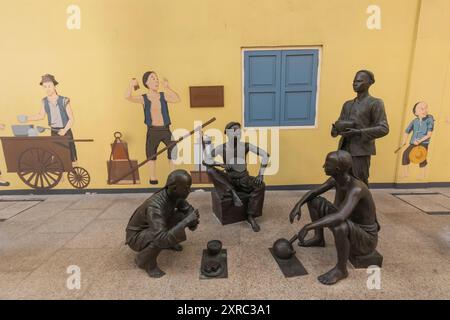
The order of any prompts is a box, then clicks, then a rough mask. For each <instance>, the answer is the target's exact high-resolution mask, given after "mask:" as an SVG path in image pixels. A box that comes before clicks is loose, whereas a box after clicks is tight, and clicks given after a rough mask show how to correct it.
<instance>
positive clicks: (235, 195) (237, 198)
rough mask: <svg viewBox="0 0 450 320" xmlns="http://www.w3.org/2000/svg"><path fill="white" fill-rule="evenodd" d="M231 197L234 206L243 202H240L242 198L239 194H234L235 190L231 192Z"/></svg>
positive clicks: (238, 205)
mask: <svg viewBox="0 0 450 320" xmlns="http://www.w3.org/2000/svg"><path fill="white" fill-rule="evenodd" d="M231 195H232V197H233V203H234V206H235V207H242V206H243V205H244V204H243V203H242V200H241V199H240V198H239V196H238V195H237V194H236V192H232V193H231Z"/></svg>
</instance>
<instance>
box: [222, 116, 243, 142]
mask: <svg viewBox="0 0 450 320" xmlns="http://www.w3.org/2000/svg"><path fill="white" fill-rule="evenodd" d="M225 134H226V136H227V137H228V139H229V140H230V141H232V140H233V139H235V140H238V141H239V140H241V137H242V132H241V124H240V123H239V122H234V121H233V122H229V123H228V124H227V125H226V126H225Z"/></svg>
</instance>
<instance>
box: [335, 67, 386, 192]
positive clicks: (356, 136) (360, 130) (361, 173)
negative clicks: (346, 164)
mask: <svg viewBox="0 0 450 320" xmlns="http://www.w3.org/2000/svg"><path fill="white" fill-rule="evenodd" d="M374 83H375V76H374V75H373V73H372V72H370V71H368V70H361V71H358V72H357V73H356V76H355V78H354V80H353V90H354V91H355V92H356V93H357V96H356V98H355V99H353V100H349V101H347V102H345V103H344V106H343V107H342V111H341V115H340V117H339V120H338V121H336V123H334V124H333V126H332V129H331V135H332V136H333V137H337V136H338V135H340V136H341V140H340V142H339V149H340V150H345V151H348V152H350V154H351V155H352V157H353V173H354V174H355V176H356V177H358V178H359V179H361V180H362V181H363V182H364V183H365V184H367V185H369V168H370V158H371V156H372V155H375V154H376V150H375V139H378V138H381V137H384V136H385V135H387V134H388V133H389V125H388V122H387V118H386V112H385V109H384V102H383V100H381V99H378V98H374V97H372V96H371V95H370V94H369V88H370V87H371V86H372V85H373V84H374Z"/></svg>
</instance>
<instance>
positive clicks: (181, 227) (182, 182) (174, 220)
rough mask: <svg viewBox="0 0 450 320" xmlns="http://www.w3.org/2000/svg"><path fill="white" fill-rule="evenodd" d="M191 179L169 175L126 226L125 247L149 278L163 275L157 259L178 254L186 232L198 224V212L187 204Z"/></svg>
mask: <svg viewBox="0 0 450 320" xmlns="http://www.w3.org/2000/svg"><path fill="white" fill-rule="evenodd" d="M191 184H192V180H191V176H190V175H189V173H188V172H187V171H185V170H175V171H173V172H172V173H170V174H169V176H168V178H167V183H166V186H165V187H164V188H163V189H161V190H160V191H159V192H157V193H155V194H153V195H152V196H151V197H150V198H148V199H147V200H145V202H144V203H143V204H142V205H140V206H139V207H138V208H137V209H136V211H135V212H134V213H133V215H132V216H131V218H130V221H129V222H128V226H127V228H126V244H127V245H128V246H129V247H130V248H131V249H132V250H134V251H136V252H138V254H137V257H136V259H135V262H136V264H137V266H138V267H139V268H141V269H144V270H146V271H147V273H148V275H149V276H150V277H152V278H160V277H162V276H164V275H165V273H164V271H162V270H161V269H159V267H158V264H157V258H158V255H159V254H160V252H161V251H162V250H164V249H171V250H174V251H181V250H183V247H182V246H181V245H180V243H181V242H183V241H185V240H186V231H185V229H186V228H189V229H190V230H191V231H194V230H195V229H196V228H197V226H198V224H199V213H198V210H196V209H194V208H193V207H192V206H191V205H190V204H189V203H188V202H187V201H186V198H187V197H188V195H189V193H190V192H191Z"/></svg>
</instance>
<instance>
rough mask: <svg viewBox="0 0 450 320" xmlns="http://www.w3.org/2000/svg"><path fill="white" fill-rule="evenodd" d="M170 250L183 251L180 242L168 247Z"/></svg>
mask: <svg viewBox="0 0 450 320" xmlns="http://www.w3.org/2000/svg"><path fill="white" fill-rule="evenodd" d="M170 250H173V251H183V246H182V245H181V244H176V245H174V246H173V247H170Z"/></svg>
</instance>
